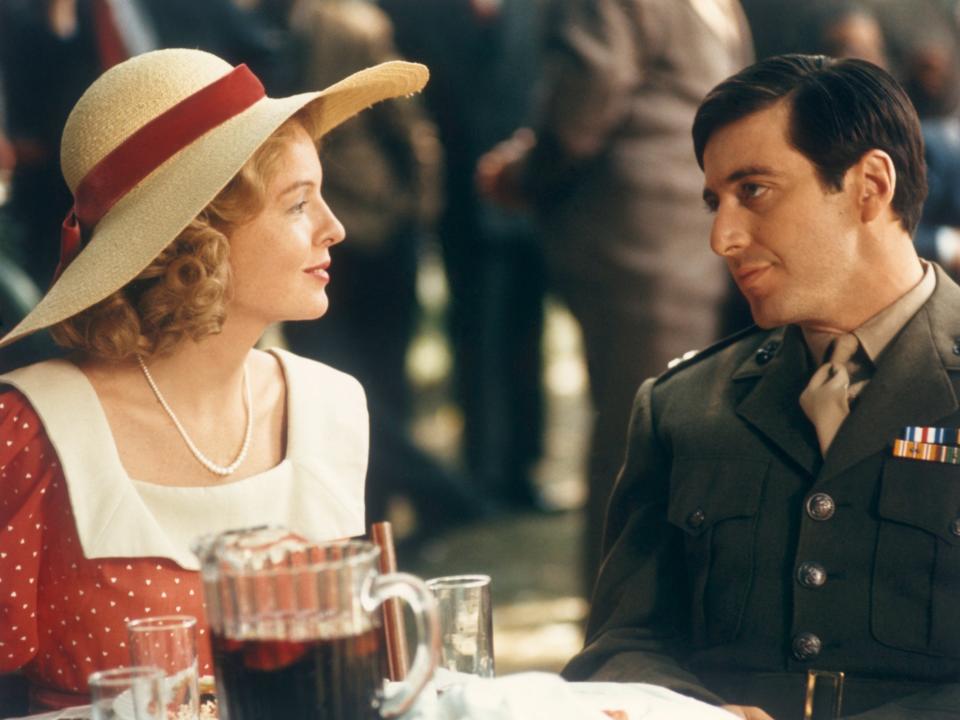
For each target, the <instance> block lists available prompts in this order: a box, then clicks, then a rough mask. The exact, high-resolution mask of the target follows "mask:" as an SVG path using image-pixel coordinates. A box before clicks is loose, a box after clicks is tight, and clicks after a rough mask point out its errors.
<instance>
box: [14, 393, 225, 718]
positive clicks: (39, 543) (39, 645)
mask: <svg viewBox="0 0 960 720" xmlns="http://www.w3.org/2000/svg"><path fill="white" fill-rule="evenodd" d="M170 614H185V615H194V616H196V617H197V619H198V621H199V625H198V627H199V630H198V632H199V637H198V640H199V651H200V672H201V674H202V675H206V674H212V672H213V670H212V668H213V665H212V662H211V659H210V648H209V642H208V639H207V632H208V630H207V626H206V620H205V616H204V605H203V597H202V593H201V588H200V577H199V573H197V572H194V571H190V570H184V569H182V568H181V567H180V566H179V565H177V564H176V563H175V562H173V561H171V560H168V559H165V558H122V557H118V558H99V559H96V560H88V559H86V558H85V557H84V555H83V550H82V548H81V545H80V540H79V538H78V536H77V530H76V523H75V522H74V518H73V513H72V511H71V509H70V499H69V495H68V493H67V486H66V482H65V480H64V477H63V470H62V469H61V467H60V464H59V462H58V459H57V455H56V452H55V451H54V449H53V447H52V446H51V444H50V441H49V439H48V438H47V436H46V434H45V433H44V430H43V427H42V426H41V424H40V421H39V419H38V418H37V416H36V414H35V413H34V411H33V410H32V408H31V407H30V405H29V403H28V402H27V400H26V399H25V398H24V397H23V396H22V395H21V394H20V393H18V392H16V391H13V390H10V391H6V392H0V672H9V671H13V670H18V669H19V670H21V671H22V672H23V673H24V674H25V675H26V676H27V677H28V678H29V679H30V681H31V685H32V687H31V694H32V702H33V704H34V705H35V706H39V707H51V708H56V707H67V706H69V705H77V704H83V703H86V702H89V698H88V690H87V681H86V680H87V677H88V676H89V675H90V673H92V672H95V671H97V670H102V669H104V668H109V667H116V666H118V665H127V664H129V663H130V654H129V649H128V648H127V631H126V626H125V623H126V621H127V620H129V619H131V618H138V617H147V616H151V615H170Z"/></svg>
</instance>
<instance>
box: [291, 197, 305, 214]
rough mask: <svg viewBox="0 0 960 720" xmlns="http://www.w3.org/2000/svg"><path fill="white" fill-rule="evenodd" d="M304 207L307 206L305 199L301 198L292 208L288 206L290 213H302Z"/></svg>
mask: <svg viewBox="0 0 960 720" xmlns="http://www.w3.org/2000/svg"><path fill="white" fill-rule="evenodd" d="M306 207H307V201H306V200H301V201H300V202H298V203H297V204H296V205H294V206H293V207H292V208H290V212H291V213H302V212H303V211H304V209H305V208H306Z"/></svg>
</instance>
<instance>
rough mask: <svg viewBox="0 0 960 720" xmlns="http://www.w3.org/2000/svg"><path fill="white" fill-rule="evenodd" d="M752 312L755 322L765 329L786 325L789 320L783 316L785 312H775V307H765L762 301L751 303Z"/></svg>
mask: <svg viewBox="0 0 960 720" xmlns="http://www.w3.org/2000/svg"><path fill="white" fill-rule="evenodd" d="M750 314H751V315H752V316H753V322H754V323H756V325H757V327H759V328H762V329H764V330H772V329H773V328H776V327H780V326H781V325H786V324H787V323H788V322H789V320H787V319H785V318H784V317H782V315H783V313H778V312H774V311H773V308H770V307H769V306H768V307H764V306H763V305H761V304H760V303H750Z"/></svg>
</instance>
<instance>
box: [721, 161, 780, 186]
mask: <svg viewBox="0 0 960 720" xmlns="http://www.w3.org/2000/svg"><path fill="white" fill-rule="evenodd" d="M779 174H780V173H778V172H777V171H776V170H774V169H773V168H772V167H770V166H768V165H747V166H746V167H742V168H737V169H736V170H734V171H733V172H732V173H730V174H729V175H727V177H726V179H725V180H724V182H727V183H733V182H736V181H737V180H743V179H744V178H745V177H751V176H753V175H779Z"/></svg>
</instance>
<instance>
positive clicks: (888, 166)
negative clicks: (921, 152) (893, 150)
mask: <svg viewBox="0 0 960 720" xmlns="http://www.w3.org/2000/svg"><path fill="white" fill-rule="evenodd" d="M848 172H849V173H852V176H850V179H852V180H853V181H854V183H855V185H854V188H855V190H856V193H857V196H856V202H857V205H858V207H859V208H860V220H861V221H862V222H865V223H869V222H872V221H874V220H876V219H877V218H878V217H881V215H882V214H883V213H884V211H885V210H886V209H887V208H889V207H891V205H892V204H893V195H894V193H895V192H896V189H897V170H896V168H895V167H894V166H893V159H892V158H891V157H890V156H889V155H888V154H887V153H885V152H884V151H883V150H879V149H876V148H874V149H873V150H868V151H867V152H866V153H864V154H863V157H861V158H860V160H858V161H857V163H856V164H855V165H854V166H853V167H851V168H850V170H849V171H848Z"/></svg>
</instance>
